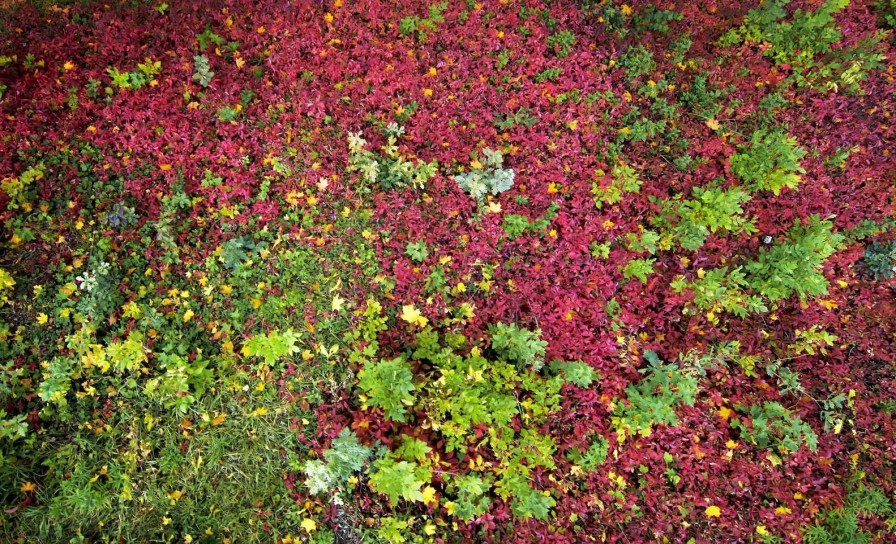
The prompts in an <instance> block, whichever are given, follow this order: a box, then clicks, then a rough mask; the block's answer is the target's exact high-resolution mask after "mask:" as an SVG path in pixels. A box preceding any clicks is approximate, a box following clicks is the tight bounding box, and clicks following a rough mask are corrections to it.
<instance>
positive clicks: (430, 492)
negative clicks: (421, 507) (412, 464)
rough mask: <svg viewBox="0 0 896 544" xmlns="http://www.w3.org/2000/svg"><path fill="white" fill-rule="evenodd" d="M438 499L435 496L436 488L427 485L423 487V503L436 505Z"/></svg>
mask: <svg viewBox="0 0 896 544" xmlns="http://www.w3.org/2000/svg"><path fill="white" fill-rule="evenodd" d="M438 503H439V500H438V499H437V498H436V490H435V488H434V487H432V486H430V485H428V486H426V487H424V488H423V504H433V505H437V504H438Z"/></svg>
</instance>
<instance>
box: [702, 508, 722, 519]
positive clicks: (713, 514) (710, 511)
mask: <svg viewBox="0 0 896 544" xmlns="http://www.w3.org/2000/svg"><path fill="white" fill-rule="evenodd" d="M705 514H706V517H707V518H718V517H721V516H722V509H721V508H719V507H718V506H716V505H712V506H709V507H707V508H706V512H705Z"/></svg>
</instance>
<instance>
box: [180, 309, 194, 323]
mask: <svg viewBox="0 0 896 544" xmlns="http://www.w3.org/2000/svg"><path fill="white" fill-rule="evenodd" d="M194 315H196V314H194V313H193V310H190V309H188V310H187V311H186V312H184V318H183V319H184V323H186V322H187V321H189V320H191V319H193V316H194Z"/></svg>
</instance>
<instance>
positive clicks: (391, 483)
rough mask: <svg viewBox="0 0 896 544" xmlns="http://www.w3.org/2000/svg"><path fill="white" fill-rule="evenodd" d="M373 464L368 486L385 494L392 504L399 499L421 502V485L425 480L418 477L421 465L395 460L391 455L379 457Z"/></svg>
mask: <svg viewBox="0 0 896 544" xmlns="http://www.w3.org/2000/svg"><path fill="white" fill-rule="evenodd" d="M373 465H374V467H375V468H376V472H373V473H372V474H371V475H370V486H371V488H373V490H374V491H377V492H378V493H383V494H384V495H387V496H388V497H389V503H390V504H391V505H392V506H396V505H397V504H398V501H399V500H401V499H404V500H406V501H410V502H423V485H424V484H426V483H427V481H426V480H423V479H421V478H420V476H421V474H420V472H421V470H420V469H421V467H419V466H418V465H416V464H412V463H409V462H407V461H398V462H396V461H395V460H394V459H392V458H391V457H384V458H382V459H379V460H378V461H376V462H375V463H374V464H373Z"/></svg>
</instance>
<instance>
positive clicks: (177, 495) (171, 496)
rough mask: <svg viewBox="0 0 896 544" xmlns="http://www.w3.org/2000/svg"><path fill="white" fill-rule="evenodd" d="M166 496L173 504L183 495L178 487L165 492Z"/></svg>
mask: <svg viewBox="0 0 896 544" xmlns="http://www.w3.org/2000/svg"><path fill="white" fill-rule="evenodd" d="M166 496H167V497H168V499H169V500H170V501H171V503H172V504H174V503H176V502H177V501H179V500H180V498H181V497H183V496H184V492H183V491H181V490H180V489H175V490H174V491H172V492H171V493H166Z"/></svg>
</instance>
